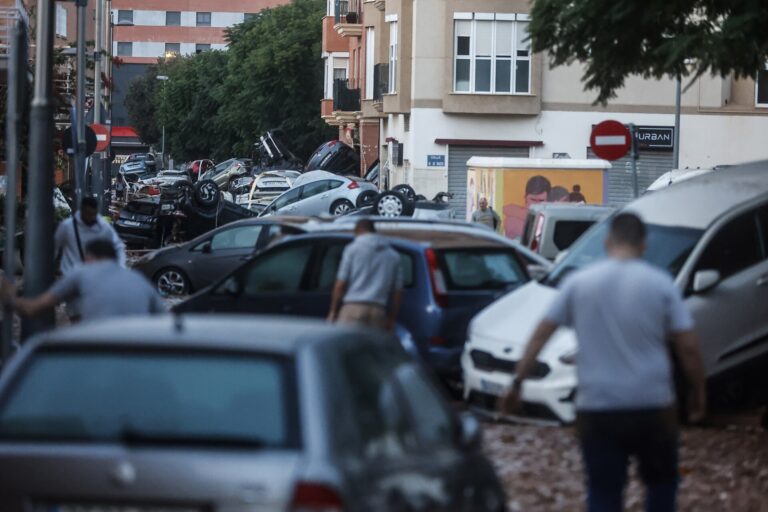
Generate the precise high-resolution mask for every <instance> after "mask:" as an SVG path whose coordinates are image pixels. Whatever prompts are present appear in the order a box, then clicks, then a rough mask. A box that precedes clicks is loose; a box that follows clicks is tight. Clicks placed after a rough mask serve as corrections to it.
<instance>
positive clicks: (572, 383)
mask: <svg viewBox="0 0 768 512" xmlns="http://www.w3.org/2000/svg"><path fill="white" fill-rule="evenodd" d="M461 367H462V376H463V384H464V399H465V400H467V401H468V402H469V403H470V405H471V406H473V407H474V408H475V409H478V410H479V411H480V412H484V413H486V414H491V415H494V416H498V415H497V413H496V410H495V402H496V399H497V398H498V397H500V396H501V395H503V394H504V392H505V391H506V390H507V389H508V388H509V386H510V385H511V384H512V378H513V374H511V373H506V372H501V371H485V370H479V369H478V368H476V367H475V366H474V363H473V362H472V359H471V358H470V356H469V351H465V352H464V353H463V354H462V356H461ZM575 389H576V374H575V372H574V371H573V369H572V367H565V366H563V365H560V366H559V367H558V366H556V365H553V369H552V371H551V373H550V374H548V375H547V376H546V377H544V378H542V379H527V380H526V381H525V382H524V383H523V392H522V399H523V407H522V410H521V412H520V416H517V417H515V418H516V419H521V418H522V419H528V420H533V422H540V421H544V422H554V421H557V422H561V423H572V422H573V421H574V420H575V419H576V409H575V404H574V398H575Z"/></svg>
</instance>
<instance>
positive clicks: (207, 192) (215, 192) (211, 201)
mask: <svg viewBox="0 0 768 512" xmlns="http://www.w3.org/2000/svg"><path fill="white" fill-rule="evenodd" d="M193 197H194V200H195V203H197V205H198V206H200V207H201V208H206V209H207V208H214V207H215V206H216V205H217V204H219V186H218V185H216V182H215V181H213V180H203V181H198V182H197V183H195V193H194V194H193Z"/></svg>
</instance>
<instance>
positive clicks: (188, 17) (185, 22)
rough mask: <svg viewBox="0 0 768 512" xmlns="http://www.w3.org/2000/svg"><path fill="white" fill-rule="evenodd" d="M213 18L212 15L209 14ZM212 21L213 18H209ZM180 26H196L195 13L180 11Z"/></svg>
mask: <svg viewBox="0 0 768 512" xmlns="http://www.w3.org/2000/svg"><path fill="white" fill-rule="evenodd" d="M211 18H213V16H211ZM211 21H213V20H211ZM181 26H182V27H196V26H197V13H196V12H189V11H182V13H181Z"/></svg>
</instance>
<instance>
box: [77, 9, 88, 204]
mask: <svg viewBox="0 0 768 512" xmlns="http://www.w3.org/2000/svg"><path fill="white" fill-rule="evenodd" d="M75 5H76V6H77V100H76V103H75V105H76V108H75V112H76V114H75V116H76V119H75V121H76V127H75V130H76V134H77V148H76V153H75V196H76V200H75V203H76V204H75V209H79V208H80V201H81V200H82V198H83V181H84V178H85V158H86V157H85V150H86V142H85V9H86V7H87V6H88V0H76V1H75Z"/></svg>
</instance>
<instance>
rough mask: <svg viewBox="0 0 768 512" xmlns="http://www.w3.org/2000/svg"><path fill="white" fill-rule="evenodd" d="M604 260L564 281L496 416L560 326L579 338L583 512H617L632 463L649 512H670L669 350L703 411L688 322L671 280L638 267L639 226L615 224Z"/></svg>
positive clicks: (513, 399)
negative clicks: (585, 491) (585, 487)
mask: <svg viewBox="0 0 768 512" xmlns="http://www.w3.org/2000/svg"><path fill="white" fill-rule="evenodd" d="M606 250H607V252H608V255H609V258H608V259H607V260H605V261H602V262H600V263H596V264H594V265H592V266H590V267H587V268H585V269H584V270H582V271H579V272H577V273H575V274H574V275H572V276H570V277H569V278H567V279H566V281H565V283H564V285H563V287H562V289H561V290H560V293H559V295H558V297H557V298H556V300H555V302H554V303H553V304H552V306H551V308H550V310H549V312H548V313H547V314H546V315H545V318H544V320H543V321H542V322H541V323H540V324H539V326H538V327H537V329H536V331H535V332H534V334H533V336H532V338H531V341H530V342H529V344H528V347H527V349H526V352H525V355H524V356H523V358H522V359H521V360H520V362H519V363H518V365H517V376H516V378H515V379H514V381H513V384H512V388H511V390H510V391H509V392H508V394H507V395H506V396H505V397H503V398H502V400H501V403H500V407H501V408H502V410H514V409H515V408H516V407H518V406H519V403H520V392H521V390H522V382H523V380H524V379H525V378H526V377H527V376H528V375H529V374H530V371H531V370H532V368H533V365H534V363H535V361H536V357H537V356H538V354H539V352H540V351H541V350H542V348H543V347H544V345H545V344H546V343H547V341H548V340H549V338H550V337H551V336H552V334H554V332H555V331H556V330H557V328H558V327H559V326H566V327H571V328H573V329H574V330H575V331H576V338H577V340H578V343H579V350H578V353H577V355H576V361H575V362H576V373H577V377H578V389H577V394H576V410H577V430H578V434H579V438H580V441H581V446H582V453H583V457H584V465H585V468H586V471H587V476H588V486H589V489H588V491H589V492H588V500H587V501H588V510H589V512H603V511H611V512H613V511H615V512H619V511H621V510H623V503H622V501H623V490H624V486H625V484H626V474H627V464H628V461H629V457H636V458H637V460H638V463H639V470H640V475H641V477H642V479H643V481H644V483H645V485H646V487H647V491H648V492H647V496H646V509H647V510H653V511H655V512H671V511H673V510H675V498H676V491H677V480H678V475H677V422H676V411H675V407H674V403H675V395H674V388H673V376H672V364H671V362H670V358H669V350H668V343H669V342H670V341H671V343H672V348H673V349H674V351H675V352H676V354H677V356H678V358H679V360H680V363H681V366H682V368H683V370H684V372H685V374H686V376H687V378H688V381H689V384H690V386H691V391H690V395H689V405H690V412H689V419H691V420H692V421H699V420H701V419H702V418H703V416H704V411H705V401H706V397H705V386H704V369H703V363H702V360H701V355H700V353H699V349H698V340H697V338H696V335H695V334H694V332H693V327H694V325H693V319H692V317H691V314H690V312H689V311H688V309H687V308H686V306H685V304H684V303H683V299H682V296H681V293H680V290H679V289H678V288H677V287H676V286H675V284H674V282H673V280H672V278H671V277H670V276H669V275H668V274H666V273H665V272H663V271H662V270H660V269H657V268H656V267H653V266H651V265H650V264H649V263H646V262H645V261H643V260H642V259H640V258H641V256H642V255H643V253H644V252H645V226H644V224H643V223H642V221H641V220H640V219H639V218H638V217H637V216H636V215H633V214H631V213H622V214H620V215H617V216H616V217H615V218H614V219H613V221H612V222H611V229H610V233H609V235H608V239H607V240H606Z"/></svg>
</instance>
